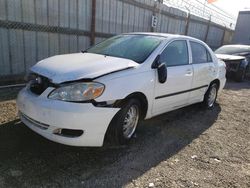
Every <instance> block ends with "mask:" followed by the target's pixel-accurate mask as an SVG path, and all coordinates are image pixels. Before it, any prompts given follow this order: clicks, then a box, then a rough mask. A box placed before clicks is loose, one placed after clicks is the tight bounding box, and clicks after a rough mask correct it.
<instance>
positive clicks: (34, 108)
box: [17, 88, 119, 146]
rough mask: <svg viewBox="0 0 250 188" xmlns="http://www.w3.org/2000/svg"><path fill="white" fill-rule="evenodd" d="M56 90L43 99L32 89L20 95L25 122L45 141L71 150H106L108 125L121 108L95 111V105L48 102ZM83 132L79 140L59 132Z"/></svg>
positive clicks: (103, 108) (21, 113) (45, 93)
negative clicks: (85, 148)
mask: <svg viewBox="0 0 250 188" xmlns="http://www.w3.org/2000/svg"><path fill="white" fill-rule="evenodd" d="M52 90H53V88H48V89H47V90H46V91H44V93H43V94H42V95H40V96H37V95H34V94H33V93H31V92H30V91H29V90H28V89H26V88H24V89H23V90H21V91H20V93H19V95H18V98H17V107H18V110H19V112H20V113H19V114H20V118H21V121H22V122H23V123H24V124H25V125H27V126H28V127H29V128H30V129H32V130H33V131H35V132H36V133H38V134H40V135H42V136H43V137H45V138H47V139H49V140H52V141H55V142H58V143H61V144H65V145H71V146H102V145H103V140H104V136H105V133H106V130H107V128H108V125H109V123H110V121H111V120H112V118H113V117H114V115H115V114H116V113H117V112H118V111H119V108H105V107H102V108H101V107H95V106H93V105H92V104H91V103H71V102H64V101H58V100H51V99H48V98H47V96H48V94H49V93H50V92H51V91H52ZM60 129H70V130H82V131H83V134H82V135H80V136H76V137H69V136H64V135H58V134H57V133H58V130H60Z"/></svg>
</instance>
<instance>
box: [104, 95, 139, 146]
mask: <svg viewBox="0 0 250 188" xmlns="http://www.w3.org/2000/svg"><path fill="white" fill-rule="evenodd" d="M140 116H141V104H140V102H139V101H138V100H137V99H129V100H128V101H127V102H126V103H125V104H124V105H122V107H121V109H120V111H119V112H118V113H117V114H116V115H115V117H114V118H113V119H112V121H111V123H110V125H109V128H108V130H107V139H108V140H109V141H110V142H112V143H113V144H118V145H123V144H127V143H128V142H129V141H130V140H131V139H132V138H133V135H134V134H135V131H136V128H137V125H138V123H139V120H140Z"/></svg>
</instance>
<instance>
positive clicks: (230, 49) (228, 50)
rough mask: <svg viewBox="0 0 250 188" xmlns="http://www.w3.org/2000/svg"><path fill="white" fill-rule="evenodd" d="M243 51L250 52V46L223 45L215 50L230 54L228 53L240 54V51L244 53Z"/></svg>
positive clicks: (219, 52)
mask: <svg viewBox="0 0 250 188" xmlns="http://www.w3.org/2000/svg"><path fill="white" fill-rule="evenodd" d="M243 52H250V46H249V47H248V46H237V45H235V46H222V47H220V48H218V49H217V50H215V53H216V54H228V55H233V54H238V53H243Z"/></svg>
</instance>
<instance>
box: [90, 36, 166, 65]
mask: <svg viewBox="0 0 250 188" xmlns="http://www.w3.org/2000/svg"><path fill="white" fill-rule="evenodd" d="M164 39H165V38H164V37H158V36H148V35H118V36H115V37H112V38H109V39H107V40H105V41H103V42H101V43H99V44H97V45H95V46H93V47H91V48H89V49H88V50H86V52H88V53H95V54H102V55H107V56H114V57H121V58H126V59H131V60H133V61H135V62H137V63H143V62H144V61H145V60H146V59H147V58H148V56H149V55H150V54H151V53H152V52H153V51H154V49H155V48H156V47H157V46H158V45H159V44H160V43H161V41H162V40H164Z"/></svg>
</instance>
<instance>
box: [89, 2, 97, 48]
mask: <svg viewBox="0 0 250 188" xmlns="http://www.w3.org/2000/svg"><path fill="white" fill-rule="evenodd" d="M91 14H92V15H91V28H90V45H94V44H95V16H96V0H92V12H91Z"/></svg>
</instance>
